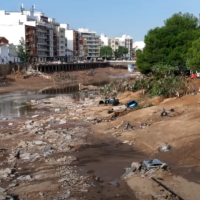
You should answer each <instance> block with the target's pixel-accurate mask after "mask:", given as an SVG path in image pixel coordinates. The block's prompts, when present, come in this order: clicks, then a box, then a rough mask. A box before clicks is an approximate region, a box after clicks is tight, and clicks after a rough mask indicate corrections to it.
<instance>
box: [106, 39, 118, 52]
mask: <svg viewBox="0 0 200 200" xmlns="http://www.w3.org/2000/svg"><path fill="white" fill-rule="evenodd" d="M108 46H110V47H111V48H112V50H113V52H114V51H116V50H118V48H119V46H120V41H119V39H116V38H110V39H108Z"/></svg>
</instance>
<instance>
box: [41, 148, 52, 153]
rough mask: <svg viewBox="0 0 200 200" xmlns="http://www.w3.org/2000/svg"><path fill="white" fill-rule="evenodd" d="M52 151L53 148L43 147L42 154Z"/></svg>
mask: <svg viewBox="0 0 200 200" xmlns="http://www.w3.org/2000/svg"><path fill="white" fill-rule="evenodd" d="M52 150H53V147H51V146H47V147H44V149H43V152H44V153H46V152H49V151H52Z"/></svg>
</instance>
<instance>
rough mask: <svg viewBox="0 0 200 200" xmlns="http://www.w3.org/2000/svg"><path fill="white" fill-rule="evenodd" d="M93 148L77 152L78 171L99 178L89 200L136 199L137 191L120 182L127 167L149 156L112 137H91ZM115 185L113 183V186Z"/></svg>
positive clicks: (87, 147) (88, 197) (89, 139)
mask: <svg viewBox="0 0 200 200" xmlns="http://www.w3.org/2000/svg"><path fill="white" fill-rule="evenodd" d="M88 141H90V142H91V144H92V145H88V146H84V147H82V148H81V149H79V151H78V152H77V153H76V155H75V156H76V157H77V161H76V162H75V163H73V164H76V166H77V170H78V172H79V173H80V174H83V175H88V174H89V175H92V176H94V177H98V178H99V181H96V182H94V183H93V184H92V185H93V187H92V188H91V189H90V192H89V193H88V194H87V198H86V199H87V200H90V199H91V200H92V199H95V200H101V199H102V200H103V199H105V200H109V199H110V200H111V199H119V200H122V199H124V200H129V199H130V200H134V199H136V198H135V196H134V194H133V191H132V190H131V189H130V188H129V187H128V186H127V184H126V182H125V181H122V180H121V179H120V177H121V175H122V174H123V173H124V172H125V169H124V168H125V167H130V165H131V163H132V162H134V161H138V162H139V161H142V160H144V159H147V156H145V155H144V154H142V153H141V152H138V151H137V150H135V149H134V148H133V147H131V146H129V145H127V144H122V143H121V142H119V141H117V140H115V139H113V138H110V137H108V136H105V135H104V136H99V135H98V136H96V137H95V136H94V135H90V136H89V137H88ZM110 182H111V183H110Z"/></svg>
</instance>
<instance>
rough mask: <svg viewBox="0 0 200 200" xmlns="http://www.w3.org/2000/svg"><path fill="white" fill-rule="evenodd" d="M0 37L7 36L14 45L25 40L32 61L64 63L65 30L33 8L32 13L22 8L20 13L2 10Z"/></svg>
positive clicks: (52, 19) (0, 14) (0, 15)
mask: <svg viewBox="0 0 200 200" xmlns="http://www.w3.org/2000/svg"><path fill="white" fill-rule="evenodd" d="M13 33H15V34H13ZM0 35H4V36H6V37H7V38H8V40H9V41H10V42H11V43H13V44H14V45H18V44H19V40H20V39H22V38H23V39H24V40H25V41H26V44H27V45H28V46H29V48H30V59H31V60H35V61H42V62H44V61H53V60H61V61H64V58H65V52H64V50H65V31H64V29H62V28H60V24H59V23H57V22H56V21H55V19H54V18H49V17H46V16H45V15H44V13H42V12H38V11H35V9H34V7H33V6H32V8H31V10H30V11H29V10H25V9H24V8H23V7H22V6H21V11H20V12H7V11H5V10H0ZM63 42H64V43H63Z"/></svg>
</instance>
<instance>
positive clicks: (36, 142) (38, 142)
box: [34, 141, 43, 145]
mask: <svg viewBox="0 0 200 200" xmlns="http://www.w3.org/2000/svg"><path fill="white" fill-rule="evenodd" d="M34 144H36V145H41V144H43V142H42V141H35V142H34Z"/></svg>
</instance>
